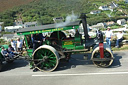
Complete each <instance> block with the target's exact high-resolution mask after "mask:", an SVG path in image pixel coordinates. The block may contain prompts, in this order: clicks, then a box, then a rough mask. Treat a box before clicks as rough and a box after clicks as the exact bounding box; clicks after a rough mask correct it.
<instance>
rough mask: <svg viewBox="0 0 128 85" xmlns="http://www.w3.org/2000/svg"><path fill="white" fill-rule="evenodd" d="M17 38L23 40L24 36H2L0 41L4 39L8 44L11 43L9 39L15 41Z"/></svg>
mask: <svg viewBox="0 0 128 85" xmlns="http://www.w3.org/2000/svg"><path fill="white" fill-rule="evenodd" d="M18 38H20V39H22V40H23V39H24V36H19V35H17V34H4V35H3V36H2V37H1V39H4V40H5V41H7V42H10V41H11V39H13V40H17V39H18Z"/></svg>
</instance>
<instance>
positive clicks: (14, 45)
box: [11, 39, 17, 51]
mask: <svg viewBox="0 0 128 85" xmlns="http://www.w3.org/2000/svg"><path fill="white" fill-rule="evenodd" d="M11 46H12V47H13V48H14V50H15V51H17V50H16V42H15V41H14V40H13V39H11Z"/></svg>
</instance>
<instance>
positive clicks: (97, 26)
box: [90, 23, 105, 29]
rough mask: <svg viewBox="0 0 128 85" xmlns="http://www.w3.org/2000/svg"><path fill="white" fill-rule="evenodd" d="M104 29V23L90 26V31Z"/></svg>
mask: <svg viewBox="0 0 128 85" xmlns="http://www.w3.org/2000/svg"><path fill="white" fill-rule="evenodd" d="M104 27H105V25H104V23H97V25H92V26H90V29H94V28H96V29H99V28H104Z"/></svg>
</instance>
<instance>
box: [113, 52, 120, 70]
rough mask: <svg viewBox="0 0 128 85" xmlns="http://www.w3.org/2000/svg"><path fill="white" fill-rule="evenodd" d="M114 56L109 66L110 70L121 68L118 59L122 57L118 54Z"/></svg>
mask: <svg viewBox="0 0 128 85" xmlns="http://www.w3.org/2000/svg"><path fill="white" fill-rule="evenodd" d="M113 56H114V61H113V63H112V65H111V68H117V67H120V66H121V62H120V59H121V58H122V56H119V55H118V54H113Z"/></svg>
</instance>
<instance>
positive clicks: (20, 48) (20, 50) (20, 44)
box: [17, 38, 23, 52]
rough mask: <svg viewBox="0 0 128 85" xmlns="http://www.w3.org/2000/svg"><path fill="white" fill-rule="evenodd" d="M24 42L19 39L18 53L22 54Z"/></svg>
mask: <svg viewBox="0 0 128 85" xmlns="http://www.w3.org/2000/svg"><path fill="white" fill-rule="evenodd" d="M22 45H23V43H22V41H21V40H20V38H18V39H17V51H18V52H22Z"/></svg>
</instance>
